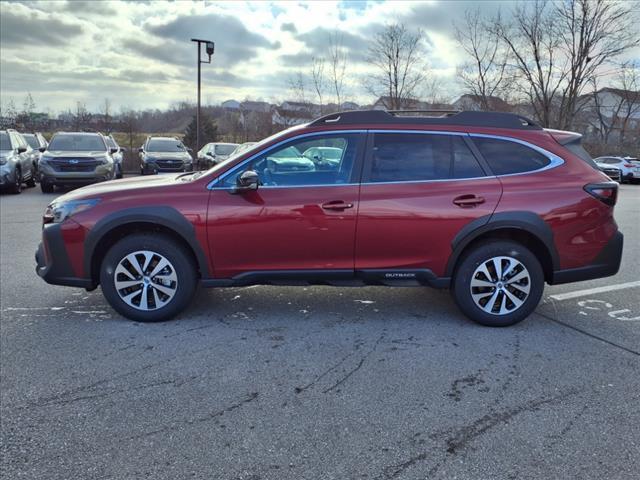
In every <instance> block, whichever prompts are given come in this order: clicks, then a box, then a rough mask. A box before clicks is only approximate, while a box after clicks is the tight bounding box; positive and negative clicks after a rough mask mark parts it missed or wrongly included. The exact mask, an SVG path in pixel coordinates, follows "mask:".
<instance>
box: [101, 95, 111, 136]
mask: <svg viewBox="0 0 640 480" xmlns="http://www.w3.org/2000/svg"><path fill="white" fill-rule="evenodd" d="M101 110H102V114H103V115H104V130H105V132H106V133H111V130H112V128H113V117H112V116H111V100H110V99H109V98H105V99H104V103H103V104H102V108H101Z"/></svg>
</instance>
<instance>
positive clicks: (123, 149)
mask: <svg viewBox="0 0 640 480" xmlns="http://www.w3.org/2000/svg"><path fill="white" fill-rule="evenodd" d="M120 151H121V152H122V153H127V151H128V150H127V149H126V148H124V147H120Z"/></svg>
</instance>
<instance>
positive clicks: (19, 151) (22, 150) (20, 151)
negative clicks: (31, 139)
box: [18, 147, 27, 153]
mask: <svg viewBox="0 0 640 480" xmlns="http://www.w3.org/2000/svg"><path fill="white" fill-rule="evenodd" d="M26 151H27V147H18V153H24V152H26Z"/></svg>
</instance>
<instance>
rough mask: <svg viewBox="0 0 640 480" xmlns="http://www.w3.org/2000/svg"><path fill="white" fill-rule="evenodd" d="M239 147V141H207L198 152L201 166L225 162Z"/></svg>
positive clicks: (206, 167)
mask: <svg viewBox="0 0 640 480" xmlns="http://www.w3.org/2000/svg"><path fill="white" fill-rule="evenodd" d="M238 147H239V145H238V144H237V143H219V142H213V143H207V144H206V145H205V146H204V147H202V148H201V149H200V151H199V152H198V163H199V165H200V167H201V168H205V169H208V168H211V167H212V166H214V165H217V164H218V163H221V162H224V161H225V160H226V159H227V158H229V157H230V156H231V155H232V154H233V153H234V152H235V151H236V149H237V148H238Z"/></svg>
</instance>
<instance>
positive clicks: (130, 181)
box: [55, 173, 184, 202]
mask: <svg viewBox="0 0 640 480" xmlns="http://www.w3.org/2000/svg"><path fill="white" fill-rule="evenodd" d="M180 175H184V174H183V173H180V174H174V175H150V176H144V177H131V178H123V179H121V180H110V181H108V182H100V183H94V184H93V185H87V186H86V187H82V188H78V189H76V190H73V191H71V192H69V193H65V194H64V195H62V196H61V197H58V198H56V199H55V202H63V201H69V200H82V199H86V198H100V197H102V196H104V195H110V194H118V195H119V194H123V195H124V194H126V193H127V192H131V191H132V190H137V191H139V190H147V189H150V188H157V187H166V186H168V185H176V177H178V176H180Z"/></svg>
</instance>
